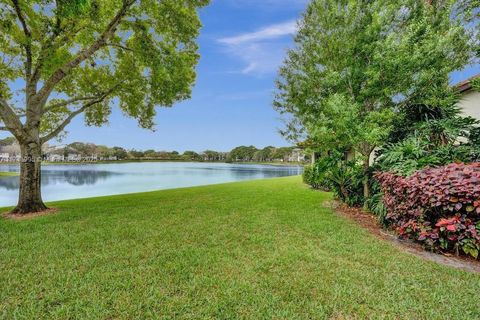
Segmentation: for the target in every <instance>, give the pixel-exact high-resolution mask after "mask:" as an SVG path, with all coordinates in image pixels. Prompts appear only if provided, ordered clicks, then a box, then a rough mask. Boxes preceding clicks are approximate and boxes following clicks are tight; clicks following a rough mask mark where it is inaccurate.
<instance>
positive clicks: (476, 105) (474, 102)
mask: <svg viewBox="0 0 480 320" xmlns="http://www.w3.org/2000/svg"><path fill="white" fill-rule="evenodd" d="M475 79H480V74H478V75H476V76H474V77H472V78H470V79H467V80H465V81H462V82H460V83H459V84H458V85H457V88H458V89H459V90H460V92H461V93H462V97H461V99H460V102H459V103H458V105H459V107H460V108H461V109H462V111H463V113H464V114H465V115H466V116H470V117H473V118H475V119H478V120H480V92H479V91H476V90H473V88H472V81H473V80H475Z"/></svg>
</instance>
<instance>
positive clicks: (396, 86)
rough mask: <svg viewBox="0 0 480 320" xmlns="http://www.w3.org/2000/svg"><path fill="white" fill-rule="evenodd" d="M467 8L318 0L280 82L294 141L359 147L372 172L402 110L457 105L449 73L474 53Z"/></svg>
mask: <svg viewBox="0 0 480 320" xmlns="http://www.w3.org/2000/svg"><path fill="white" fill-rule="evenodd" d="M472 1H473V0H472ZM468 2H469V1H467V0H465V1H464V3H462V6H463V7H461V8H460V7H459V6H458V5H457V4H456V1H453V0H447V1H416V0H412V1H400V0H398V1H397V0H388V1H365V0H342V1H335V0H313V1H312V2H311V3H310V5H309V6H308V8H307V11H306V12H305V14H304V16H303V19H302V20H301V22H300V24H299V26H300V28H299V32H298V34H297V36H296V37H295V42H296V45H297V46H296V48H294V49H292V50H290V51H289V54H288V58H287V59H286V61H285V63H284V65H283V67H282V68H281V69H280V73H279V79H278V81H277V87H278V91H277V95H276V98H275V101H274V107H275V108H276V109H277V110H278V111H280V112H281V113H283V114H288V115H291V117H290V119H289V121H288V122H287V130H286V134H287V136H288V137H290V138H293V139H298V138H300V137H302V136H307V137H309V138H310V139H311V140H313V141H315V142H316V143H317V144H322V145H323V148H324V149H327V150H328V149H335V150H340V151H342V150H345V149H350V148H352V149H353V150H355V151H356V152H358V153H360V154H361V155H362V158H363V161H364V171H365V174H366V173H367V172H368V169H369V158H370V156H371V154H372V152H373V150H375V148H376V147H378V146H379V145H382V144H384V143H385V142H386V141H387V138H388V136H389V133H390V130H391V128H392V121H393V119H394V117H395V116H396V115H398V110H399V108H400V107H401V106H403V105H412V104H418V103H425V104H430V105H431V104H435V105H438V104H447V102H448V101H450V100H451V95H450V94H449V92H448V86H449V74H450V72H452V71H454V70H459V69H461V68H462V67H464V66H465V65H466V64H468V62H469V61H471V59H472V57H473V54H474V50H473V48H474V46H473V45H472V44H473V42H472V41H471V39H472V34H471V33H469V31H468V30H467V29H466V28H465V26H466V25H465V20H463V19H462V17H464V16H471V14H466V13H468V12H470V11H471V6H470V5H468ZM462 8H467V9H462ZM469 10H470V11H469ZM365 176H366V177H367V178H368V175H367V174H366V175H365ZM364 189H365V192H364V193H365V196H366V197H368V196H369V188H368V180H367V179H365V181H364Z"/></svg>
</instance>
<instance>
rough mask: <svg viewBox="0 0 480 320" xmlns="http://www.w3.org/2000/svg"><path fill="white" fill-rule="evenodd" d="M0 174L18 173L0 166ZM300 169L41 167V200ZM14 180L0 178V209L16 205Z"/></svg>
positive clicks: (201, 165)
mask: <svg viewBox="0 0 480 320" xmlns="http://www.w3.org/2000/svg"><path fill="white" fill-rule="evenodd" d="M0 171H18V166H17V165H0ZM301 172H302V168H301V167H296V166H295V167H286V166H285V167H284V166H269V165H248V164H247V165H243V164H225V163H190V162H143V163H116V164H79V165H44V166H43V169H42V193H43V199H44V200H45V201H54V200H65V199H76V198H88V197H95V196H104V195H113V194H122V193H133V192H142V191H152V190H159V189H172V188H179V187H190V186H199V185H207V184H215V183H222V182H233V181H240V180H250V179H261V178H273V177H283V176H292V175H298V174H300V173H301ZM18 188H19V179H18V177H0V207H2V206H9V205H14V204H16V201H17V197H18Z"/></svg>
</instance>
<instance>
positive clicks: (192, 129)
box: [62, 0, 307, 151]
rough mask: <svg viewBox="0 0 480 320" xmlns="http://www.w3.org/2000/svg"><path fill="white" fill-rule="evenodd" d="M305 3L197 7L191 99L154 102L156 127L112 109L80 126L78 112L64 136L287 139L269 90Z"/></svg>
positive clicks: (126, 140) (150, 144)
mask: <svg viewBox="0 0 480 320" xmlns="http://www.w3.org/2000/svg"><path fill="white" fill-rule="evenodd" d="M306 3H307V1H306V0H261V1H259V0H213V1H212V3H211V5H210V6H208V7H206V8H204V9H202V11H201V19H202V23H203V26H204V27H203V29H202V31H201V35H200V38H199V43H200V54H201V60H200V63H199V65H198V68H197V74H198V78H197V82H196V85H195V88H194V90H193V95H192V99H190V100H188V101H185V102H182V103H179V104H177V105H175V106H174V107H173V108H168V109H165V108H159V109H158V114H157V117H156V124H157V126H156V131H155V132H151V131H148V130H145V129H141V128H139V127H138V126H137V123H136V121H135V120H132V119H127V118H125V117H123V115H122V114H121V113H120V112H118V111H114V112H113V114H112V116H111V119H110V120H111V121H110V124H109V125H107V126H105V127H102V128H89V127H85V126H84V124H83V121H82V118H79V119H77V120H76V121H74V122H72V124H71V125H70V126H69V127H68V129H67V130H68V136H67V138H66V139H64V141H62V143H67V142H73V141H85V142H87V141H88V142H93V143H97V144H105V145H109V146H114V145H120V146H123V147H126V148H136V149H155V150H177V151H185V150H195V151H203V150H206V149H213V150H219V151H228V150H230V149H232V148H233V147H236V146H238V145H242V144H245V145H255V146H257V147H264V146H267V145H275V146H286V145H289V143H288V142H286V141H285V140H284V139H283V138H282V137H281V136H280V134H279V133H278V128H279V127H281V125H282V124H281V122H280V121H279V120H278V117H279V115H278V114H277V113H276V112H275V111H274V110H273V109H272V92H273V89H274V80H275V76H276V70H277V68H278V65H279V64H280V63H281V62H282V60H283V57H284V54H285V51H286V48H287V47H288V46H289V45H291V43H292V37H293V35H292V32H293V31H294V28H293V27H294V22H295V19H297V18H298V17H299V16H300V14H301V12H302V11H303V10H304V8H305V6H306Z"/></svg>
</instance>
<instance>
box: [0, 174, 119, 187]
mask: <svg viewBox="0 0 480 320" xmlns="http://www.w3.org/2000/svg"><path fill="white" fill-rule="evenodd" d="M116 174H121V173H116V172H109V171H95V170H70V171H57V170H42V186H47V185H49V184H58V183H60V184H63V183H68V184H71V185H74V186H83V185H94V184H96V183H97V182H98V181H99V180H105V179H108V177H110V176H112V175H116ZM2 188H4V189H6V190H17V189H19V188H20V179H19V178H18V177H2V178H1V179H0V190H1V189H2Z"/></svg>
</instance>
